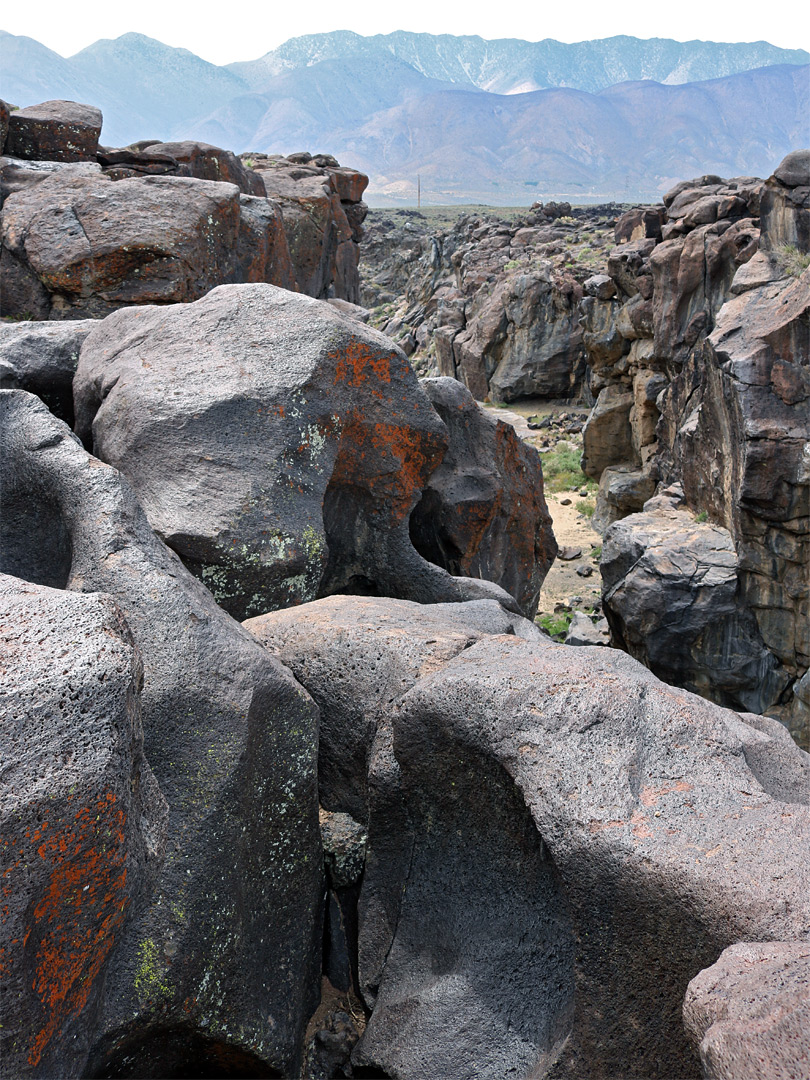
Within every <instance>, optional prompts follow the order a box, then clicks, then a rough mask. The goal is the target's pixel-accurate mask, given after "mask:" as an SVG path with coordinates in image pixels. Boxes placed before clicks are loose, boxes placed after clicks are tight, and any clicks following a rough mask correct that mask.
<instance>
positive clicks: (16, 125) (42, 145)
mask: <svg viewBox="0 0 810 1080" xmlns="http://www.w3.org/2000/svg"><path fill="white" fill-rule="evenodd" d="M101 122H102V117H101V110H100V109H96V108H94V107H93V106H92V105H80V104H79V103H78V102H76V101H43V102H42V103H41V104H39V105H29V106H28V108H26V109H16V110H15V111H14V112H12V113H11V114H10V116H9V118H8V135H7V136H6V146H5V152H6V153H7V154H10V155H11V156H12V157H17V158H31V159H34V160H37V161H93V160H94V159H95V156H96V151H97V150H98V137H99V135H100V134H101Z"/></svg>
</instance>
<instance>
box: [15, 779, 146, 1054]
mask: <svg viewBox="0 0 810 1080" xmlns="http://www.w3.org/2000/svg"><path fill="white" fill-rule="evenodd" d="M66 809H67V808H66ZM126 820H127V819H126V813H125V811H124V809H123V808H122V807H121V806H120V805H119V802H118V798H117V796H116V795H115V794H114V793H113V792H106V793H104V794H103V795H101V796H100V797H98V798H97V799H94V800H93V801H92V802H91V803H90V804H89V805H88V806H85V807H84V808H83V809H82V810H80V811H79V812H78V813H77V814H75V815H72V816H68V814H67V813H65V814H64V816H62V817H61V819H59V818H58V817H57V816H56V815H55V814H54V813H52V814H51V820H50V821H45V822H42V823H41V824H40V825H39V826H38V827H37V829H36V830H35V831H34V832H33V833H32V832H31V830H30V829H29V830H27V832H26V836H25V839H24V840H23V841H22V842H21V843H20V844H19V847H18V851H17V852H16V854H17V855H18V856H19V857H18V859H17V861H16V862H15V863H14V865H13V866H10V867H9V868H8V869H7V870H6V873H5V874H4V877H6V875H9V876H8V877H6V881H5V882H4V888H3V892H4V894H5V895H7V896H8V895H10V894H11V893H12V892H13V891H14V890H15V886H18V885H19V883H18V882H16V881H15V877H17V876H18V875H19V874H20V873H24V872H25V870H26V867H27V866H28V867H30V864H32V863H33V864H36V862H38V861H42V862H45V863H47V864H48V872H47V879H46V885H45V887H44V889H42V890H41V891H40V892H39V894H38V896H37V897H36V899H35V903H34V905H33V910H32V912H31V916H30V923H29V924H28V925H27V926H26V927H25V931H24V935H23V937H22V941H21V943H18V942H17V941H16V940H15V941H14V942H11V944H19V947H18V948H17V949H14V950H13V952H12V953H11V955H9V956H7V957H6V956H3V960H4V962H5V967H6V970H7V972H8V973H11V972H12V971H13V970H14V969H17V968H21V967H22V965H23V964H24V963H25V950H26V946H27V944H28V942H29V939H30V941H31V948H32V949H34V957H35V958H34V978H33V982H32V984H31V988H32V989H33V991H34V993H35V994H36V996H37V998H38V999H39V1002H40V1004H41V1012H42V1016H43V1018H44V1023H43V1026H42V1027H41V1029H40V1030H39V1031H38V1033H37V1034H36V1036H35V1037H34V1039H33V1041H32V1043H31V1047H30V1052H29V1055H28V1063H29V1065H31V1066H36V1065H37V1064H38V1063H39V1061H40V1058H41V1057H42V1054H43V1052H44V1051H45V1049H46V1048H47V1046H48V1044H49V1043H50V1041H51V1040H52V1039H53V1037H54V1035H55V1034H57V1032H58V1031H59V1030H60V1029H61V1028H62V1026H63V1025H64V1023H65V1022H66V1020H68V1018H69V1017H71V1016H73V1015H75V1014H76V1013H78V1012H80V1011H81V1009H82V1008H83V1007H84V1005H85V1004H86V1002H87V999H88V997H89V995H90V991H91V989H92V987H93V983H94V981H95V979H96V977H97V976H98V974H99V972H100V970H101V967H102V965H103V963H104V961H105V959H106V957H107V954H108V953H109V951H110V949H111V948H112V945H113V942H114V940H115V932H116V930H117V928H118V927H119V926H120V925H121V923H122V921H123V919H124V912H125V909H126V906H127V903H128V895H127V890H126V881H127V866H126V863H127V851H126V839H127V837H126ZM9 846H10V845H8V844H5V845H4V847H6V849H7V848H8V847H9ZM6 854H8V851H6ZM20 868H22V870H21V869H20ZM15 871H17V874H15ZM3 915H4V920H3V921H5V918H7V917H8V911H7V909H4V912H3Z"/></svg>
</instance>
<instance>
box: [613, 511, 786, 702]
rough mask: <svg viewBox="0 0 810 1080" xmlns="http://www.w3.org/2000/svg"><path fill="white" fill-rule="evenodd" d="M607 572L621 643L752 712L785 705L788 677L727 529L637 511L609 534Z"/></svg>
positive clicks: (673, 675) (669, 673)
mask: <svg viewBox="0 0 810 1080" xmlns="http://www.w3.org/2000/svg"><path fill="white" fill-rule="evenodd" d="M653 502H655V500H653ZM599 568H600V570H601V573H602V604H603V607H604V611H605V615H606V616H607V620H608V622H609V624H610V628H611V634H612V640H613V642H614V644H617V645H618V646H619V647H620V648H622V649H625V650H626V651H627V652H629V653H630V655H631V656H634V657H635V658H636V659H637V660H640V661H641V662H642V663H644V664H646V665H647V667H649V668H650V670H651V671H653V672H655V674H656V675H657V676H658V677H659V678H660V679H663V680H664V681H665V682H671V683H674V684H676V685H678V686H683V687H685V688H686V689H687V690H691V691H693V692H694V693H699V694H701V695H702V696H703V697H707V698H709V700H711V701H716V702H718V703H719V704H722V705H728V706H731V707H734V708H741V709H743V710H745V711H747V712H753V713H761V712H764V711H765V710H766V709H767V708H769V707H770V706H772V705H774V704H775V703H776V702H778V700H779V698H780V697H781V694H782V692H783V691H784V690H785V688H786V687H787V686H788V683H789V681H790V679H789V676H788V675H787V674H786V673H785V672H784V671H783V670H780V668H779V665H778V664H777V662H776V660H775V658H774V657H773V656H772V654H771V653H770V652H769V651H768V650H767V649H766V648H765V645H764V643H763V641H762V637H761V635H760V633H759V629H758V627H757V623H756V619H755V618H754V616H753V614H752V613H751V612H750V611H749V610H746V607H745V605H744V604H743V603H741V602H740V598H739V595H738V560H737V554H736V552H735V550H734V542H733V540H732V538H731V534H730V533H729V532H728V530H727V529H724V528H722V527H721V526H719V525H713V524H712V523H711V522H708V521H706V522H698V521H696V520H695V518H694V517H693V515H692V514H689V513H688V512H686V511H681V510H670V509H650V510H649V511H646V512H644V513H640V514H631V515H630V516H629V517H626V518H623V519H622V520H621V521H617V522H615V523H614V524H613V525H611V526H610V528H609V529H608V531H607V532H606V533H605V539H604V544H603V547H602V557H601V559H600V562H599Z"/></svg>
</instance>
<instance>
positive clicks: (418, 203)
mask: <svg viewBox="0 0 810 1080" xmlns="http://www.w3.org/2000/svg"><path fill="white" fill-rule="evenodd" d="M416 209H417V210H421V209H422V177H421V176H420V175H419V173H417V174H416Z"/></svg>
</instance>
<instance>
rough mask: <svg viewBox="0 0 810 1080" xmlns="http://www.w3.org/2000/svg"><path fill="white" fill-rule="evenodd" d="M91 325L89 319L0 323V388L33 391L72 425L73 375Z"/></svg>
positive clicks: (57, 414) (56, 414) (61, 418)
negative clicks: (65, 321) (66, 321)
mask: <svg viewBox="0 0 810 1080" xmlns="http://www.w3.org/2000/svg"><path fill="white" fill-rule="evenodd" d="M94 325H95V323H94V321H93V320H92V319H82V320H76V321H75V322H68V323H57V324H54V323H37V322H21V323H0V388H2V389H3V390H28V391H29V392H30V393H32V394H36V395H37V397H40V398H42V400H43V401H44V402H45V404H46V405H47V406H48V408H49V409H50V410H51V412H52V413H53V414H54V415H55V416H58V417H59V419H60V420H64V421H65V423H66V424H68V425H71V426H72V424H73V376H74V375H75V374H76V368H77V367H78V364H79V349H80V348H81V346H82V342H83V341H84V339H85V338H86V337H87V335H88V334H89V333H90V331H91V329H92V328H93V326H94Z"/></svg>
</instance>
